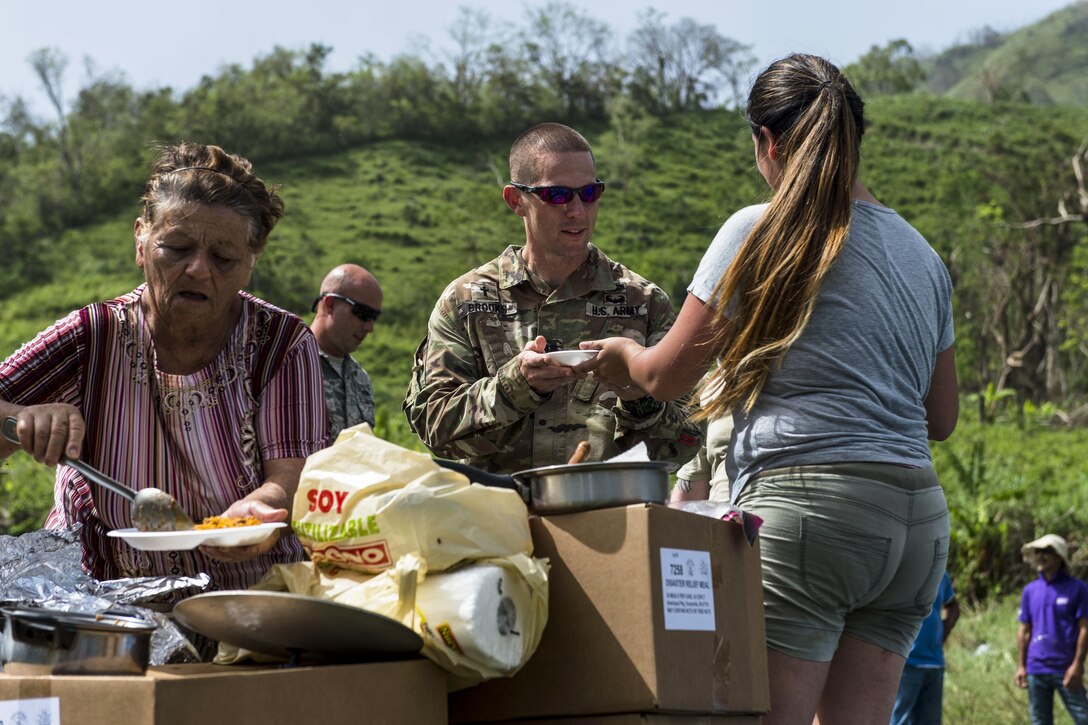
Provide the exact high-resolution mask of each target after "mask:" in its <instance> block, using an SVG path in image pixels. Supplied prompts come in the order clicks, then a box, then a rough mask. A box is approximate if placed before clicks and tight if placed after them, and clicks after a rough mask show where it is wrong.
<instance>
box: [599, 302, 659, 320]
mask: <svg viewBox="0 0 1088 725" xmlns="http://www.w3.org/2000/svg"><path fill="white" fill-rule="evenodd" d="M647 311H648V310H647V306H646V305H618V304H607V305H598V304H594V303H593V302H587V303H586V314H587V315H589V316H590V317H645V316H646V313H647Z"/></svg>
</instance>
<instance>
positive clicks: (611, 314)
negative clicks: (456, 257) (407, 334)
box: [404, 245, 701, 473]
mask: <svg viewBox="0 0 1088 725" xmlns="http://www.w3.org/2000/svg"><path fill="white" fill-rule="evenodd" d="M589 250H590V251H589V258H588V259H587V261H586V263H585V264H584V265H582V267H580V268H579V269H578V270H577V271H576V272H575V273H574V274H572V275H571V276H570V277H569V278H568V279H567V280H566V281H565V282H564V283H563V284H562V285H561V286H560V287H559V288H557V289H554V290H553V289H550V288H548V287H547V285H545V284H544V283H542V282H540V281H539V280H538V279H536V278H533V277H532V276H531V275H530V274H529V271H528V269H527V268H526V266H525V262H524V261H523V259H522V256H521V253H520V247H508V248H507V249H506V251H505V252H503V253H502V254H501V255H500V256H499V257H497V258H496V259H493V260H492V261H490V262H488V263H487V264H485V265H483V266H482V267H479V268H477V269H475V270H473V271H471V272H469V273H468V274H466V275H463V276H461V277H460V278H458V279H456V280H454V281H453V282H452V283H451V284H450V285H449V286H448V287H446V290H445V291H444V292H443V293H442V297H441V298H440V299H439V300H438V303H437V304H436V305H435V308H434V311H433V312H432V313H431V318H430V321H429V323H428V327H427V337H426V338H424V340H423V342H422V343H421V344H420V346H419V348H418V349H417V351H416V356H415V363H414V366H413V370H412V378H411V381H410V383H409V388H408V393H407V396H406V397H405V400H404V411H405V414H406V415H407V417H408V422H409V425H411V427H412V429H413V430H414V431H415V432H416V434H417V435H419V437H420V439H421V440H422V441H423V443H424V444H426V445H427V446H428V447H429V448H430V449H431V450H432V451H434V453H435V454H436V455H439V456H443V457H446V458H456V459H462V460H465V461H466V462H468V463H471V464H473V465H476V466H479V467H480V468H485V469H487V470H490V471H499V472H505V473H512V472H515V471H520V470H525V469H528V468H536V467H539V466H547V465H553V464H558V463H566V462H567V460H568V459H569V458H570V455H571V453H573V451H574V449H575V447H576V446H577V444H578V443H579V442H580V441H582V440H588V441H589V442H590V445H591V450H592V452H591V453H590V456H589V458H588V459H587V460H591V461H597V460H602V459H605V458H610V457H611V456H614V455H616V454H617V453H619V452H620V451H623V450H626V449H627V448H630V447H631V446H633V445H635V444H636V443H638V442H639V441H645V442H646V445H647V447H648V448H649V450H650V455H651V456H652V457H653V458H655V459H659V460H672V461H676V462H678V463H683V462H685V461H687V460H689V459H690V458H691V457H692V456H693V455H695V453H696V451H698V450H699V446H700V445H701V434H700V431H699V427H698V426H697V425H694V424H692V423H691V422H689V421H688V419H687V409H686V406H685V405H684V404H683V403H669V404H667V405H665V406H662V407H660V408H659V409H658V410H657V411H656V412H652V413H650V414H649V415H648V416H646V417H638V416H636V415H632V414H631V413H630V412H628V411H627V410H626V409H624V408H623V407H622V406H621V405H620V402H619V399H618V398H617V397H616V395H615V393H613V392H611V391H605V390H604V389H603V387H599V386H598V383H597V381H596V380H595V379H594V378H593V377H592V376H589V377H587V378H584V379H582V380H579V381H576V382H572V383H569V384H567V385H565V386H563V387H560V388H557V389H555V390H554V391H552V392H551V393H550V394H545V395H540V394H538V393H537V392H536V391H534V390H533V389H532V388H530V387H529V384H528V383H527V382H526V381H525V378H524V377H523V376H522V375H521V372H520V370H519V369H518V364H517V360H516V357H517V355H518V353H520V352H521V350H522V349H523V348H524V347H525V344H526V343H527V342H529V341H530V340H532V339H534V338H535V337H536V336H537V335H543V336H544V337H545V338H547V339H548V340H549V343H550V344H553V345H557V346H558V347H559V348H562V349H572V348H577V347H578V343H579V342H581V341H583V340H595V339H599V338H603V337H614V336H624V337H630V338H632V339H634V340H637V341H638V342H640V343H642V344H647V345H653V344H655V343H657V342H658V341H659V340H661V338H662V337H664V335H665V332H666V331H667V330H668V329H669V327H671V326H672V323H673V321H674V320H675V317H676V316H675V314H674V313H673V310H672V305H671V304H670V303H669V298H668V296H667V295H666V294H665V292H664V291H663V290H661V289H660V288H659V287H657V286H656V285H654V284H653V283H651V282H649V281H648V280H646V279H644V278H642V277H640V276H639V275H637V274H635V273H634V272H632V271H630V270H628V269H627V268H626V267H624V266H622V265H620V264H618V263H616V262H613V261H611V260H610V259H608V257H606V256H605V255H604V253H602V252H601V251H600V250H598V249H596V248H595V247H593V246H592V245H590V248H589Z"/></svg>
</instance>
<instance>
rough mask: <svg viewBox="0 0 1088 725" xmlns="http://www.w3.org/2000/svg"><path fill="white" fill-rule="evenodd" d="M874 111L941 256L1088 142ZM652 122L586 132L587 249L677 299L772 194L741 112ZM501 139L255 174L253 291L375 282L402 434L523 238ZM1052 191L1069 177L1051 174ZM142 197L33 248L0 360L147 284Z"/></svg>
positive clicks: (274, 297) (986, 118)
mask: <svg viewBox="0 0 1088 725" xmlns="http://www.w3.org/2000/svg"><path fill="white" fill-rule="evenodd" d="M869 115H870V118H871V125H870V128H869V130H868V132H867V135H866V141H865V143H864V146H863V154H864V159H863V171H862V173H863V178H864V180H865V181H866V182H867V183H868V184H869V186H870V188H871V189H872V190H873V192H874V193H875V194H876V195H877V196H878V198H880V199H882V200H883V201H884V202H885V203H886V204H888V205H890V206H893V207H895V208H897V209H898V210H899V211H900V212H901V213H902V214H903V215H904V216H905V217H906V218H907V219H908V220H910V221H912V222H913V223H915V224H916V225H917V226H918V228H919V229H920V230H921V231H922V233H923V234H925V235H926V237H927V238H928V239H930V241H931V242H932V243H933V245H934V246H935V247H936V249H937V250H938V251H939V252H940V253H941V254H942V256H944V257H945V258H946V259H947V258H948V257H949V255H951V254H952V253H953V252H954V251H955V250H956V249H957V248H959V247H962V246H964V245H970V244H977V243H981V242H980V239H981V237H984V230H983V231H980V228H979V227H980V222H979V220H978V218H977V209H978V207H979V206H980V205H985V204H992V203H996V204H1005V205H1011V203H1010V200H1009V198H1008V197H1009V195H1010V193H1012V192H1011V190H1010V189H1007V188H1004V187H1003V185H1002V184H1001V183H1000V182H999V180H998V181H995V179H996V178H997V177H996V176H995V175H994V174H996V171H994V173H990V171H992V170H998V171H999V170H1000V169H1001V168H1004V167H1005V166H1012V167H1013V168H1015V167H1017V166H1019V165H1022V164H1031V165H1036V166H1037V165H1039V164H1041V163H1042V161H1043V160H1045V161H1047V163H1050V164H1052V165H1054V166H1056V167H1057V166H1058V165H1060V164H1062V163H1064V162H1063V159H1064V158H1066V157H1067V155H1068V153H1069V151H1070V149H1072V148H1075V146H1076V143H1077V141H1078V140H1079V138H1080V137H1081V136H1082V135H1083V134H1084V133H1085V132H1086V131H1088V119H1085V118H1083V113H1082V112H1081V111H1080V110H1079V109H1066V108H1050V109H1041V108H1038V107H1033V106H1029V105H998V106H981V105H978V104H970V103H961V102H956V101H948V100H942V99H933V98H919V97H899V98H889V99H877V100H876V101H874V102H872V103H870V104H869ZM653 123H654V125H653V126H651V127H650V129H649V131H648V132H647V133H646V135H645V138H644V139H642V140H641V141H640V143H638V144H627V145H626V146H624V145H622V144H621V143H620V142H619V141H618V140H617V138H616V136H615V135H614V134H613V133H612V132H611V131H610V130H609V129H608V128H605V127H596V128H584V129H582V130H583V131H584V132H585V133H586V135H587V136H588V137H589V138H590V140H591V142H593V143H594V145H595V148H596V149H597V155H598V160H599V161H598V163H599V166H600V169H599V171H600V174H601V177H602V178H604V179H606V180H608V181H609V183H610V185H609V188H608V191H607V192H606V194H605V196H604V197H603V199H602V201H601V210H600V216H599V221H598V227H597V233H596V236H595V239H594V241H595V242H596V243H597V244H598V245H600V246H601V247H602V248H604V249H605V250H606V251H607V252H608V253H609V254H610V255H612V256H614V257H616V258H618V259H621V260H623V261H624V262H625V263H627V264H628V265H629V266H631V267H633V268H634V269H635V270H636V271H638V272H640V273H642V274H644V275H646V276H647V277H649V278H650V279H653V280H655V281H656V282H658V283H659V284H660V285H661V286H662V287H664V288H665V289H666V290H667V291H668V292H669V293H670V294H672V295H673V296H674V298H675V299H676V300H678V301H679V300H681V299H682V297H683V292H684V289H685V287H686V285H687V284H688V282H689V281H690V279H691V275H692V273H693V271H694V269H695V266H696V265H697V264H698V261H699V258H700V256H701V254H702V252H703V250H704V249H705V248H706V245H707V244H708V243H709V241H710V239H711V238H712V237H713V235H714V232H715V231H716V230H717V228H718V226H719V225H720V224H721V223H722V222H723V221H724V220H725V219H726V217H727V216H728V215H729V213H731V211H733V210H735V209H737V208H739V207H741V206H744V205H747V204H751V203H754V202H757V201H760V200H763V199H764V198H765V197H766V193H767V191H766V188H765V185H764V183H763V180H762V178H761V177H760V176H759V174H758V172H757V171H756V169H755V166H754V163H753V158H752V145H751V139H750V136H749V131H748V129H747V125H746V124H745V122H744V121H743V119H742V118H741V117H740V116H739V115H738V114H736V113H731V112H725V111H704V112H698V113H691V114H684V115H678V116H673V117H668V118H664V119H659V120H656V121H654V122H653ZM508 144H509V139H505V138H504V139H494V140H473V141H469V142H467V143H465V144H463V145H460V146H457V147H445V146H437V145H427V144H423V143H418V142H406V141H387V142H380V143H376V144H374V145H370V146H365V147H361V148H357V149H354V150H352V151H350V152H346V153H341V154H337V155H334V156H323V157H313V158H300V159H296V160H293V161H290V162H281V163H279V164H278V165H273V166H267V165H266V166H264V167H258V168H257V171H258V173H259V174H260V175H261V176H262V177H263V178H265V179H266V180H270V181H272V182H275V183H279V184H282V193H283V196H284V198H285V200H286V204H287V214H286V216H285V217H284V219H283V221H282V222H281V224H280V225H279V226H278V227H277V228H276V230H275V231H274V233H273V236H272V238H271V240H270V243H269V245H268V248H267V250H266V252H265V253H264V255H263V256H262V258H261V259H260V261H259V262H258V265H257V271H256V274H255V276H254V280H253V284H252V286H251V290H252V291H253V292H255V293H256V294H258V295H259V296H261V297H264V298H265V299H268V300H269V301H271V302H273V303H275V304H278V305H281V306H283V307H285V308H287V309H289V310H291V311H294V312H296V313H298V314H300V315H302V316H304V317H307V316H308V315H309V314H310V312H309V307H310V303H311V301H312V299H313V297H314V294H315V291H316V288H317V286H318V284H319V282H320V280H321V278H322V277H323V275H324V273H325V272H326V271H327V270H328V269H330V268H331V267H333V266H335V265H336V264H339V263H341V262H344V261H355V262H358V263H360V264H363V265H364V266H366V267H368V268H370V269H371V270H372V271H373V272H374V273H375V274H376V275H377V276H378V279H379V280H380V281H381V283H382V285H383V288H384V291H385V309H386V312H385V314H384V315H383V316H382V320H381V322H380V323H379V324H378V327H377V330H376V332H375V333H374V334H373V335H372V336H371V337H369V338H368V339H367V341H366V343H365V345H364V347H363V348H361V349H360V350H359V352H358V353H357V357H358V359H359V360H360V362H361V363H362V364H363V365H364V366H365V367H366V368H367V369H368V370H369V371H370V372H371V374H372V376H373V378H374V380H375V386H376V389H377V395H378V398H379V401H378V402H379V407H380V409H381V410H382V411H383V413H384V415H385V419H386V421H388V422H389V424H390V425H393V423H394V422H397V423H399V419H400V417H401V416H400V412H399V407H398V406H399V400H400V398H401V395H402V393H403V390H404V387H405V384H406V380H407V374H408V370H409V366H410V356H411V352H412V350H413V349H414V347H415V345H416V344H417V343H418V341H419V339H420V338H421V336H422V335H423V332H424V329H425V324H426V318H427V314H428V313H429V311H430V309H431V307H432V305H433V304H434V301H435V299H436V298H437V296H438V294H439V293H440V291H441V290H442V288H443V287H444V286H445V284H446V283H447V282H449V281H450V280H451V279H453V278H454V277H455V276H457V275H458V274H460V273H462V272H464V271H466V270H468V269H470V268H471V267H473V266H475V265H477V264H480V263H482V262H484V261H486V260H487V259H490V258H491V257H493V256H495V255H496V254H497V253H498V252H500V251H501V250H502V249H503V248H504V247H505V246H506V245H507V244H511V243H522V242H523V240H524V232H523V228H522V226H521V224H520V221H519V219H518V218H517V217H515V216H514V215H513V214H511V213H510V212H509V211H508V210H507V209H506V207H505V205H504V204H503V202H502V198H501V195H500V188H501V184H502V183H503V181H504V180H505V175H506V169H505V166H506V162H505V156H506V152H507V149H508ZM618 158H623V159H624V160H625V163H626V164H627V167H626V168H625V169H620V168H619V166H618V164H617V163H615V162H614V161H613V159H618ZM1039 168H1040V169H1042V167H1041V166H1040V167H1039ZM625 172H626V173H625ZM625 177H626V179H625ZM1048 178H1049V177H1048ZM1053 178H1054V180H1053V183H1054V184H1059V183H1060V182H1061V181H1062V179H1061V177H1060V174H1058V173H1056V174H1054V175H1053ZM625 180H626V183H624V181H625ZM1042 191H1044V190H1040V189H1033V194H1036V195H1038V194H1041V193H1042ZM139 193H140V189H138V188H134V189H132V192H131V198H132V199H133V203H132V204H131V205H130V206H128V207H127V208H124V209H121V210H118V211H117V212H116V214H115V215H113V216H112V217H111V218H108V219H104V220H102V221H100V222H99V223H97V224H94V225H91V226H87V227H83V228H79V229H72V230H69V231H67V232H66V233H64V234H63V235H61V236H60V237H58V238H54V239H49V240H46V241H44V242H41V243H40V244H39V249H37V250H36V253H37V254H38V255H39V256H40V258H41V260H42V261H41V264H40V265H39V266H40V267H42V268H44V269H47V270H49V280H48V281H47V282H45V283H43V284H40V285H38V286H36V287H34V288H33V289H31V290H30V291H26V292H21V293H19V294H18V295H16V296H11V297H7V298H4V297H3V293H2V292H0V299H2V301H3V304H2V305H0V353H2V354H4V355H6V354H8V353H9V352H11V351H12V350H14V349H15V347H17V345H18V344H20V343H21V342H22V341H24V340H27V339H29V338H30V337H32V336H33V335H34V334H35V333H36V332H37V331H38V330H40V329H42V328H43V327H44V326H45V325H47V324H48V323H49V322H51V321H53V320H55V319H56V318H58V317H60V316H62V315H64V314H66V313H67V312H68V311H70V310H71V309H73V308H75V307H78V306H80V305H83V304H86V303H88V302H90V301H93V300H97V299H103V298H107V297H109V296H112V295H115V294H117V293H121V292H124V291H127V290H128V289H131V288H132V287H133V286H134V285H135V284H137V283H138V282H139V281H140V274H139V270H137V269H136V267H135V265H134V261H133V241H132V222H133V220H134V219H135V217H136V215H137V214H138V212H139V207H138V205H137V204H136V203H135V200H136V198H137V197H138V196H139ZM1038 203H1039V204H1041V206H1040V207H1039V208H1038V210H1037V212H1035V213H1038V214H1042V213H1049V211H1050V208H1051V206H1052V201H1051V200H1047V199H1045V198H1043V199H1040V200H1039V202H1038ZM965 354H966V353H965ZM965 359H969V358H965ZM392 437H393V438H397V437H398V436H397V435H392Z"/></svg>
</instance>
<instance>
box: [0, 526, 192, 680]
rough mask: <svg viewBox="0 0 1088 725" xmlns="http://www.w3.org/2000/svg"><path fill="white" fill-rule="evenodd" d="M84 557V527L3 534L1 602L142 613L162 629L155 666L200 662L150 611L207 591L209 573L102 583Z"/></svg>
mask: <svg viewBox="0 0 1088 725" xmlns="http://www.w3.org/2000/svg"><path fill="white" fill-rule="evenodd" d="M81 558H82V547H81V545H80V542H79V528H78V527H76V528H73V529H63V530H56V531H51V530H45V529H41V530H38V531H31V532H29V533H26V534H23V535H22V536H0V604H3V605H4V606H11V607H37V608H42V609H51V610H54V611H61V612H80V613H86V614H97V613H104V612H110V613H118V614H119V613H124V614H130V615H136V616H139V617H141V618H142V619H144V620H146V621H148V622H153V623H155V624H157V625H158V629H156V630H155V633H154V634H153V635H152V636H151V659H150V662H151V664H152V665H162V664H170V663H177V662H199V661H200V659H201V657H200V655H199V653H198V651H197V649H196V648H195V647H194V646H193V644H192V643H191V642H190V641H189V640H188V639H187V638H186V636H185V635H184V634H182V632H181V630H180V629H178V627H177V625H176V624H174V622H173V621H171V620H170V619H169V617H167V616H166V614H164V613H162V612H158V611H154V610H153V609H152V608H149V607H153V606H154V605H153V602H154V600H155V599H157V598H160V597H161V596H162V595H164V594H168V593H170V592H178V591H185V590H189V592H188V593H189V594H195V593H197V592H199V591H201V590H203V589H204V588H206V587H207V586H208V584H209V582H210V578H209V577H208V575H207V574H199V575H197V576H157V577H134V578H129V579H109V580H106V581H98V580H96V579H94V578H93V577H91V576H90V575H89V574H87V572H85V571H84V570H83V566H82V564H81V563H80V562H81ZM141 604H146V605H147V606H140V605H141Z"/></svg>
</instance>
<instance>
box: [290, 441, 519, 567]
mask: <svg viewBox="0 0 1088 725" xmlns="http://www.w3.org/2000/svg"><path fill="white" fill-rule="evenodd" d="M293 508H294V510H293V512H292V521H293V523H292V526H293V527H294V531H295V534H297V535H298V538H299V539H300V540H301V541H302V544H303V546H304V547H305V548H306V551H307V553H308V554H309V555H310V559H311V560H312V561H314V562H317V563H320V564H333V565H337V566H341V567H345V568H349V569H354V570H356V571H361V572H365V573H369V574H376V573H380V572H382V571H384V570H385V569H388V568H389V567H390V566H392V565H393V564H394V563H395V562H396V561H397V560H398V559H400V557H402V556H404V555H406V554H418V555H419V556H420V557H421V558H422V559H423V560H424V561H426V562H427V568H428V570H430V571H441V570H443V569H448V568H450V567H451V566H455V565H456V564H458V563H460V562H462V561H466V560H473V559H481V558H492V557H505V556H511V555H513V554H530V553H532V546H533V545H532V539H531V538H530V535H529V520H528V509H527V508H526V506H525V503H524V501H522V499H521V497H520V496H519V495H518V494H517V492H515V491H509V490H505V489H497V488H489V487H487V486H480V485H478V484H472V483H470V482H469V481H468V479H467V478H465V476H463V475H462V474H460V473H455V472H453V471H448V470H446V469H443V468H439V467H438V465H437V464H435V462H434V461H433V460H431V458H430V456H427V455H424V454H422V453H417V452H415V451H410V450H407V449H405V448H401V447H400V446H397V445H394V444H392V443H388V442H387V441H384V440H382V439H380V438H377V437H375V436H374V435H373V434H372V433H371V432H370V427H369V426H367V425H366V424H365V423H364V424H362V425H359V426H355V427H354V428H349V429H347V430H345V431H343V432H342V433H341V434H340V436H339V437H338V438H337V440H336V443H335V444H334V445H333V446H330V447H329V448H326V449H324V450H322V451H319V452H317V453H314V454H313V455H311V456H310V457H309V458H308V459H307V460H306V466H305V467H304V468H303V471H302V475H301V478H300V481H299V487H298V492H297V493H296V494H295V500H294V507H293Z"/></svg>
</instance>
